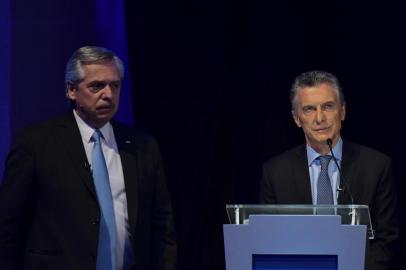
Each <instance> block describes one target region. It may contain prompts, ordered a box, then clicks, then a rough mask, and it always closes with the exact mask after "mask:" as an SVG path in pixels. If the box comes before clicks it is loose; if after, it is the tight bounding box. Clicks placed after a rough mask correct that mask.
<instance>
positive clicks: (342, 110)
mask: <svg viewBox="0 0 406 270" xmlns="http://www.w3.org/2000/svg"><path fill="white" fill-rule="evenodd" d="M345 115H346V110H345V102H344V103H343V105H341V121H344V119H345Z"/></svg>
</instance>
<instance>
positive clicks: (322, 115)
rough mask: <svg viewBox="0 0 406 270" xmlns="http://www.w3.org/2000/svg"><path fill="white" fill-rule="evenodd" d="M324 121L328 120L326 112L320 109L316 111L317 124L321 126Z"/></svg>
mask: <svg viewBox="0 0 406 270" xmlns="http://www.w3.org/2000/svg"><path fill="white" fill-rule="evenodd" d="M324 120H326V115H325V113H324V111H323V110H322V109H321V108H320V107H319V108H317V111H316V122H317V124H320V123H322V122H323V121H324Z"/></svg>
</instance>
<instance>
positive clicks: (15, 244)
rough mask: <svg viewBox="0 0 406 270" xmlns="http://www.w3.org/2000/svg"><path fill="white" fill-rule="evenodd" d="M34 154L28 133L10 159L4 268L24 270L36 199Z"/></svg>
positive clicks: (1, 208)
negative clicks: (25, 252)
mask: <svg viewBox="0 0 406 270" xmlns="http://www.w3.org/2000/svg"><path fill="white" fill-rule="evenodd" d="M34 181H35V173H34V155H33V151H32V148H31V147H30V144H29V136H28V132H25V133H22V134H20V135H19V136H18V137H17V139H16V142H15V144H14V146H13V147H12V150H11V151H10V153H9V154H8V156H7V159H6V163H5V171H4V175H3V181H2V183H1V186H0V266H1V269H3V270H6V269H7V270H8V269H9V270H11V269H20V268H22V265H20V264H21V263H22V262H23V258H22V257H23V254H24V249H25V242H26V238H27V232H28V229H29V225H30V217H31V213H32V207H33V203H32V202H33V197H34V196H35V185H34Z"/></svg>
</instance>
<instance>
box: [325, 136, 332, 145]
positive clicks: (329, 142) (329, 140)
mask: <svg viewBox="0 0 406 270" xmlns="http://www.w3.org/2000/svg"><path fill="white" fill-rule="evenodd" d="M326 143H327V145H328V146H332V145H333V140H332V139H330V138H328V139H327V140H326Z"/></svg>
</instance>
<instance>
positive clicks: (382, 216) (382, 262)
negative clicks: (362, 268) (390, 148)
mask: <svg viewBox="0 0 406 270" xmlns="http://www.w3.org/2000/svg"><path fill="white" fill-rule="evenodd" d="M379 181H380V182H379V183H378V186H377V190H376V193H375V196H374V199H373V205H372V209H371V215H372V223H373V224H372V225H373V227H374V230H375V239H374V240H372V241H371V242H370V245H371V248H370V252H371V256H370V257H371V258H374V260H375V265H376V267H377V268H374V269H377V270H378V269H379V270H384V269H385V270H386V269H391V265H392V264H393V262H394V257H395V254H396V250H397V244H398V238H399V227H398V216H397V196H396V189H395V181H394V173H393V168H392V162H391V160H390V159H388V160H387V162H386V164H385V166H384V170H383V172H382V174H381V175H380V179H379Z"/></svg>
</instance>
